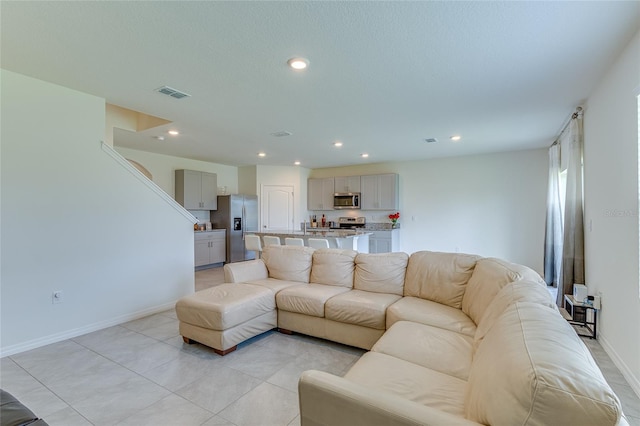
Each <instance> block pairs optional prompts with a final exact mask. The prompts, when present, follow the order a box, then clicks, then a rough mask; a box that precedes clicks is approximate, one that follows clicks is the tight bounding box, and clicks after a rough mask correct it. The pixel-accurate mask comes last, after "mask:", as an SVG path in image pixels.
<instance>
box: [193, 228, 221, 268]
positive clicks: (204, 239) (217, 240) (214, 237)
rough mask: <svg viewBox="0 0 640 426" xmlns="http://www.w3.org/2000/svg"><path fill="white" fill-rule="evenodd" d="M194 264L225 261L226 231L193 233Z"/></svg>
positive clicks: (202, 264)
mask: <svg viewBox="0 0 640 426" xmlns="http://www.w3.org/2000/svg"><path fill="white" fill-rule="evenodd" d="M194 257H195V266H204V265H210V264H212V263H223V262H226V260H227V259H226V231H225V230H224V229H216V230H213V231H205V232H196V234H195V235H194Z"/></svg>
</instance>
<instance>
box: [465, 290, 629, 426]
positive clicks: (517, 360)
mask: <svg viewBox="0 0 640 426" xmlns="http://www.w3.org/2000/svg"><path fill="white" fill-rule="evenodd" d="M468 382H469V386H468V388H467V389H468V391H467V395H466V398H465V410H466V417H467V418H468V419H471V420H474V421H476V422H478V423H483V424H491V425H524V424H527V425H615V424H617V423H618V421H619V420H620V417H621V414H622V413H621V407H620V401H619V400H618V398H617V397H616V395H615V394H614V393H613V391H612V390H611V388H610V387H609V385H608V384H607V382H606V380H605V379H604V377H603V376H602V373H601V372H600V370H599V369H598V366H597V365H596V363H595V361H594V360H593V358H592V357H591V354H590V353H589V350H588V349H587V347H586V346H585V345H584V343H583V342H582V341H581V340H580V337H578V335H577V334H576V332H575V331H574V329H573V328H572V327H571V325H569V323H568V322H567V321H565V320H564V319H563V318H562V316H561V315H560V313H559V312H558V310H556V309H552V308H549V307H547V306H543V305H541V304H539V303H532V302H518V303H515V304H514V305H512V306H510V307H509V308H508V309H507V310H506V311H505V312H504V313H503V314H502V315H501V316H500V318H498V320H497V321H496V322H495V323H494V324H493V327H491V329H490V330H489V332H488V333H487V335H486V336H485V337H484V339H483V340H482V342H481V343H480V345H479V346H478V349H477V350H476V352H475V354H474V357H473V363H472V365H471V370H470V371H469V380H468ZM567 407H571V408H570V409H567Z"/></svg>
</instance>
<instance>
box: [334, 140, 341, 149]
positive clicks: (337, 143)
mask: <svg viewBox="0 0 640 426" xmlns="http://www.w3.org/2000/svg"><path fill="white" fill-rule="evenodd" d="M333 146H335V147H336V148H340V147H341V146H342V142H340V141H336V142H334V143H333Z"/></svg>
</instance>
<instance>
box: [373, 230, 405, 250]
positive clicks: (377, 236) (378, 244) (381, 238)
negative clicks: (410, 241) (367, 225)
mask: <svg viewBox="0 0 640 426" xmlns="http://www.w3.org/2000/svg"><path fill="white" fill-rule="evenodd" d="M369 232H371V235H369V253H391V252H396V251H399V250H400V230H399V229H389V230H388V231H369Z"/></svg>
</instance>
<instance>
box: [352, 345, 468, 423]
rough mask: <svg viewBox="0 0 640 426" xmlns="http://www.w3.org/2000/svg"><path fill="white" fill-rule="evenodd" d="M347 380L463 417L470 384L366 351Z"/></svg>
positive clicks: (385, 355)
mask: <svg viewBox="0 0 640 426" xmlns="http://www.w3.org/2000/svg"><path fill="white" fill-rule="evenodd" d="M344 378H345V379H347V380H350V381H352V382H355V383H358V384H360V385H363V386H365V387H367V388H371V389H376V390H380V391H383V392H389V393H390V394H393V395H397V396H400V397H402V398H405V399H408V400H410V401H414V402H416V403H418V404H422V405H426V406H428V407H433V408H435V409H438V410H441V411H445V412H447V413H451V414H455V415H458V416H461V417H463V416H464V393H465V388H466V385H467V382H465V381H464V380H460V379H458V378H456V377H453V376H449V375H447V374H443V373H440V372H438V371H434V370H431V369H428V368H425V367H421V366H419V365H417V364H414V363H412V362H408V361H405V360H402V359H399V358H395V357H392V356H390V355H387V354H382V353H378V352H367V353H366V354H364V355H363V356H362V357H361V358H360V359H359V360H358V362H356V363H355V365H354V366H353V367H351V369H350V370H349V371H348V372H347V374H345V376H344Z"/></svg>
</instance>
